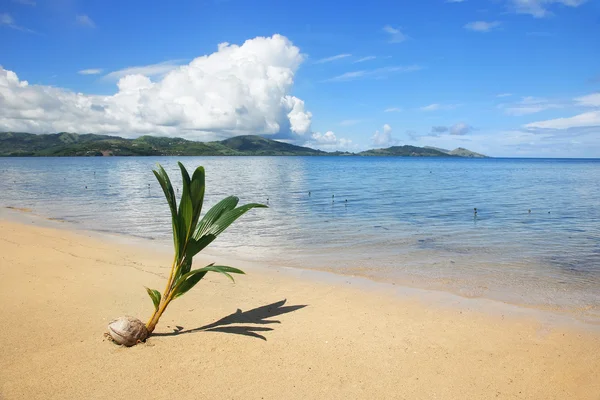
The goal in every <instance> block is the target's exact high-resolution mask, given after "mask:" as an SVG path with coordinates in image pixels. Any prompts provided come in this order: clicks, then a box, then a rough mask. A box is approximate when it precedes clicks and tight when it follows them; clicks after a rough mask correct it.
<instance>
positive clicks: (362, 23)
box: [0, 0, 600, 157]
mask: <svg viewBox="0 0 600 400" xmlns="http://www.w3.org/2000/svg"><path fill="white" fill-rule="evenodd" d="M599 3H600V2H597V1H593V0H588V1H585V0H464V1H456V0H454V1H444V0H422V1H405V2H392V1H370V2H348V1H344V2H341V1H328V2H317V1H305V2H302V3H294V2H291V3H290V2H280V1H279V2H275V1H252V2H247V1H246V2H242V1H241V0H229V1H223V0H222V1H210V0H207V1H202V2H200V1H199V2H195V1H194V2H192V1H189V2H188V1H185V2H171V3H168V2H152V1H144V2H142V1H127V2H122V1H119V2H117V1H103V2H92V1H75V0H54V1H51V0H47V1H45V0H2V2H0V49H1V50H0V65H1V66H2V68H3V69H2V70H1V71H0V72H1V74H0V95H1V96H0V106H1V107H0V109H1V110H2V111H0V130H24V131H31V132H36V133H44V132H56V131H62V130H75V131H77V132H80V133H84V132H91V131H93V132H98V133H115V134H120V135H123V136H129V137H135V136H139V135H141V134H157V135H171V136H183V137H186V138H191V139H199V140H211V139H218V138H223V137H227V136H233V135H236V134H243V133H258V134H265V135H270V136H271V137H273V138H277V139H280V140H286V141H290V142H293V143H297V144H301V145H309V146H312V147H318V148H323V149H328V150H334V149H341V150H351V151H356V150H362V149H366V148H373V147H387V146H389V145H396V144H412V145H419V146H424V145H431V146H438V147H445V148H455V147H459V146H461V147H467V148H469V149H472V150H475V151H480V152H484V153H486V154H489V155H494V156H531V157H544V156H550V157H600V51H599V50H598V49H600V25H599V23H600V6H599ZM274 35H277V36H274ZM260 37H263V38H265V39H264V40H259V39H256V38H260ZM221 43H229V44H230V45H229V46H224V47H221V49H220V48H219V47H218V46H219V44H221ZM208 55H211V56H210V57H208V58H205V59H198V57H202V56H208ZM193 60H195V61H193ZM135 67H137V68H135ZM269 71H277V73H276V75H273V74H274V72H269ZM15 74H16V77H15ZM128 75H129V77H128ZM119 80H121V81H119ZM24 81H26V82H27V84H25V83H24ZM3 82H4V84H3ZM117 85H118V86H117Z"/></svg>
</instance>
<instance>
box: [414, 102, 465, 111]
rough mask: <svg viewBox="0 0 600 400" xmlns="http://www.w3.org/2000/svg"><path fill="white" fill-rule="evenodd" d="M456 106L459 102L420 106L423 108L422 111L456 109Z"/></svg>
mask: <svg viewBox="0 0 600 400" xmlns="http://www.w3.org/2000/svg"><path fill="white" fill-rule="evenodd" d="M456 107H458V104H439V103H433V104H429V105H428V106H424V107H421V108H419V110H421V111H439V110H454V109H455V108H456Z"/></svg>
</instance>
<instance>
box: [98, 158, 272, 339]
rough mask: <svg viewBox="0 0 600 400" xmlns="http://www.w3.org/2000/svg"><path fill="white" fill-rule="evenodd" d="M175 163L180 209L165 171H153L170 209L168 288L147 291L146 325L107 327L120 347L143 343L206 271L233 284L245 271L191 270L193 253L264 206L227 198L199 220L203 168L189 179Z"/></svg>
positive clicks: (125, 321)
mask: <svg viewBox="0 0 600 400" xmlns="http://www.w3.org/2000/svg"><path fill="white" fill-rule="evenodd" d="M178 164H179V168H180V169H181V177H182V180H183V190H182V194H181V199H180V201H179V207H177V200H176V198H175V193H174V192H173V186H172V185H171V181H170V179H169V176H168V175H167V173H166V171H165V170H164V169H163V167H162V166H161V165H160V164H158V168H157V170H153V171H152V172H154V175H155V176H156V179H157V180H158V182H159V183H160V186H161V187H162V190H163V192H164V194H165V197H166V198H167V203H168V204H169V208H170V209H171V217H172V218H171V219H172V227H173V244H174V246H175V258H174V260H173V265H172V266H171V272H170V274H169V278H168V280H167V286H166V288H165V290H164V292H163V293H162V294H161V293H160V292H159V291H158V290H155V289H150V288H146V290H147V291H148V295H150V298H151V299H152V302H153V303H154V313H153V314H152V316H151V317H150V319H149V320H148V322H147V323H146V324H144V323H143V322H142V321H140V320H139V319H137V318H133V317H120V318H118V319H116V320H114V321H112V322H111V323H110V324H109V325H108V333H109V335H110V336H111V338H112V339H113V340H114V341H115V342H117V343H119V344H123V345H126V346H133V345H135V344H136V343H139V342H141V341H144V340H145V339H146V338H147V337H148V335H150V334H151V333H152V332H153V331H154V328H155V327H156V324H157V323H158V321H159V319H160V317H161V316H162V314H163V313H164V312H165V310H166V308H167V306H168V305H169V303H171V301H173V300H174V299H176V298H178V297H180V296H182V295H183V294H185V293H186V292H187V291H189V290H190V289H191V288H193V287H194V286H195V285H196V284H197V283H198V282H199V281H200V280H201V279H202V278H204V276H205V275H206V274H207V273H208V272H218V273H220V274H223V275H225V276H226V277H228V278H229V279H231V280H232V281H233V277H232V276H231V274H243V273H244V272H243V271H241V270H239V269H237V268H233V267H227V266H224V265H214V263H213V264H210V265H207V266H206V267H204V268H199V269H194V270H193V269H192V261H193V258H194V256H195V255H196V254H198V253H199V252H200V251H201V250H202V249H204V248H205V247H206V246H208V245H209V244H210V243H211V242H212V241H213V240H215V239H216V238H217V236H219V234H220V233H222V232H223V231H224V230H225V229H227V227H228V226H229V225H231V224H232V223H233V222H234V221H235V220H236V219H238V218H239V217H240V216H242V215H243V214H244V213H246V211H248V210H250V209H252V208H256V207H267V206H265V205H263V204H257V203H251V204H246V205H243V206H240V207H237V204H238V202H239V199H238V198H237V197H235V196H229V197H226V198H224V199H223V200H221V201H220V202H218V203H217V204H215V205H214V206H213V207H212V208H211V209H210V210H209V211H208V212H207V213H206V214H205V215H204V217H203V218H202V219H200V213H201V211H202V203H203V202H204V190H205V184H204V168H203V167H198V168H196V170H195V171H194V174H193V175H192V177H191V179H190V175H189V174H188V172H187V170H186V169H185V167H184V166H183V164H181V163H178Z"/></svg>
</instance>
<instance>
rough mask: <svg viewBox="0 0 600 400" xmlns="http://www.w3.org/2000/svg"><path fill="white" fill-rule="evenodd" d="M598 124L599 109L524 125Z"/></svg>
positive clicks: (564, 127) (557, 127) (542, 127)
mask: <svg viewBox="0 0 600 400" xmlns="http://www.w3.org/2000/svg"><path fill="white" fill-rule="evenodd" d="M590 126H600V111H589V112H585V113H583V114H579V115H575V116H573V117H569V118H555V119H549V120H546V121H538V122H532V123H530V124H527V125H525V128H529V129H571V128H583V127H590Z"/></svg>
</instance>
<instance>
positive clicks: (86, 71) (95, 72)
mask: <svg viewBox="0 0 600 400" xmlns="http://www.w3.org/2000/svg"><path fill="white" fill-rule="evenodd" d="M77 73H78V74H79V75H98V74H101V73H102V69H101V68H89V69H82V70H81V71H77Z"/></svg>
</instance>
